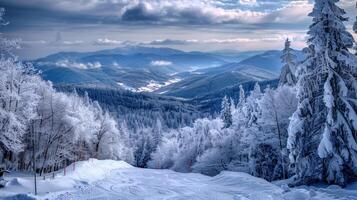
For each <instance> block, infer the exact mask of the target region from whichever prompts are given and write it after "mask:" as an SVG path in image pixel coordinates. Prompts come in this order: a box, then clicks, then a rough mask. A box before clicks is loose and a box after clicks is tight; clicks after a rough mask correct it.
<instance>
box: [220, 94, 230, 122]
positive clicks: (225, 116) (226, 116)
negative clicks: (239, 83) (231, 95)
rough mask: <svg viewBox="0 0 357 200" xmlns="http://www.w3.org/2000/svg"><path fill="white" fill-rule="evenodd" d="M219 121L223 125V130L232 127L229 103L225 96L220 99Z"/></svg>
mask: <svg viewBox="0 0 357 200" xmlns="http://www.w3.org/2000/svg"><path fill="white" fill-rule="evenodd" d="M221 119H222V121H223V123H224V127H223V128H229V127H230V126H231V125H232V112H231V103H230V101H229V99H228V98H227V96H224V98H223V99H222V110H221Z"/></svg>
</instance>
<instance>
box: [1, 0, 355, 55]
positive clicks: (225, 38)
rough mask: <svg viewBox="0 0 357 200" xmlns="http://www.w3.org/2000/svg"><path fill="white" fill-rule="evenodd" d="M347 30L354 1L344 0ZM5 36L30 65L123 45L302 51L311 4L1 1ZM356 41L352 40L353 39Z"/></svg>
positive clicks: (304, 0) (263, 0)
mask: <svg viewBox="0 0 357 200" xmlns="http://www.w3.org/2000/svg"><path fill="white" fill-rule="evenodd" d="M338 4H339V6H340V7H342V8H344V9H345V10H346V12H347V14H346V16H347V17H349V18H350V21H349V22H347V23H346V26H347V28H348V29H349V30H351V27H352V24H353V21H354V20H355V19H356V16H355V15H357V9H356V8H355V5H356V1H355V0H341V1H340V2H339V3H338ZM0 7H3V8H5V9H6V14H5V17H4V18H5V20H6V21H8V22H9V24H8V25H7V26H3V27H1V28H0V32H1V33H3V34H4V35H5V36H6V37H10V38H15V39H21V45H22V48H21V49H19V50H18V52H17V53H18V54H19V55H20V57H21V58H23V59H35V58H39V57H43V56H46V55H49V54H52V53H56V52H59V51H82V52H83V51H95V50H101V49H109V48H115V47H119V46H125V45H144V46H153V47H170V48H176V49H180V50H184V51H228V50H230V51H231V50H233V51H261V50H271V49H281V48H283V44H284V40H285V39H286V38H287V37H288V38H290V39H291V40H292V46H293V47H294V48H297V49H301V48H303V47H304V46H306V42H305V41H306V32H307V29H308V26H309V24H310V23H311V18H310V17H308V13H309V12H310V11H311V10H312V8H313V1H311V0H0ZM354 36H355V38H357V37H356V35H354Z"/></svg>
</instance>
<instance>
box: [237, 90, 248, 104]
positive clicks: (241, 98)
mask: <svg viewBox="0 0 357 200" xmlns="http://www.w3.org/2000/svg"><path fill="white" fill-rule="evenodd" d="M245 101H246V99H245V91H244V88H243V86H242V85H239V102H238V105H237V107H242V106H243V104H244V103H245Z"/></svg>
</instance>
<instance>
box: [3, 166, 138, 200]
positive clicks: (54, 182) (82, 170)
mask: <svg viewBox="0 0 357 200" xmlns="http://www.w3.org/2000/svg"><path fill="white" fill-rule="evenodd" d="M73 165H75V166H73ZM126 168H132V166H131V165H129V164H128V163H126V162H124V161H114V160H97V159H89V160H87V161H79V162H76V163H75V164H71V165H70V166H68V167H67V168H66V176H64V172H63V170H61V171H58V172H56V174H57V175H56V176H55V179H47V180H42V177H38V179H37V180H38V182H37V185H38V186H37V188H38V194H39V196H43V195H46V194H48V193H53V192H60V191H64V190H70V189H72V188H74V187H76V186H77V185H80V184H90V183H92V182H95V181H98V180H101V179H104V178H105V177H106V176H107V175H108V174H109V173H110V171H111V170H114V169H126ZM6 180H8V181H9V182H8V183H7V185H6V187H5V188H3V189H0V199H2V198H5V197H8V198H7V199H10V196H12V198H11V199H17V198H20V199H24V198H25V197H24V195H20V196H18V195H16V194H19V193H22V194H30V193H33V192H34V182H33V177H32V176H31V175H30V174H26V176H25V177H24V176H19V177H7V178H6ZM29 198H30V197H29ZM30 199H31V198H30Z"/></svg>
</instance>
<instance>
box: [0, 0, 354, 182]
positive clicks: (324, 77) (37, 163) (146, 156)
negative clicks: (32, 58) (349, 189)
mask: <svg viewBox="0 0 357 200" xmlns="http://www.w3.org/2000/svg"><path fill="white" fill-rule="evenodd" d="M335 2H336V1H333V0H316V2H315V4H314V8H313V11H312V12H311V13H310V14H309V16H310V17H312V24H311V25H310V27H309V30H308V41H307V47H306V48H304V49H303V52H304V54H305V59H304V60H303V61H297V60H296V56H295V55H294V54H293V49H292V48H291V41H290V40H289V39H286V41H285V44H284V46H285V48H284V49H283V50H282V52H283V55H282V57H281V62H282V63H283V68H282V70H281V74H280V77H279V80H275V81H270V82H269V81H268V82H254V83H253V82H250V83H245V84H242V85H237V86H234V88H233V89H232V88H231V90H229V91H222V94H223V95H221V96H219V95H218V96H219V101H217V99H214V100H212V99H209V100H207V99H191V100H184V99H179V98H175V97H164V96H163V97H160V98H157V97H156V96H150V95H146V94H140V93H132V92H129V91H124V92H123V91H116V90H112V89H100V88H91V87H66V86H56V85H53V83H51V82H50V81H45V80H44V79H43V78H42V77H41V74H40V72H39V71H38V70H36V69H35V67H34V66H33V65H32V64H31V63H30V62H25V61H21V60H20V59H19V58H18V56H17V55H15V54H14V50H15V49H17V48H20V42H19V41H18V40H13V39H8V38H6V37H4V36H3V35H0V71H1V73H0V163H1V165H3V166H4V167H5V168H6V169H10V170H15V171H24V172H26V171H27V172H32V171H35V172H37V173H38V174H40V175H41V174H43V173H50V172H53V171H57V170H59V169H62V168H63V167H65V166H68V165H70V164H71V163H73V162H76V161H83V160H87V159H89V158H97V159H112V160H123V161H126V162H127V163H129V164H131V165H133V166H136V167H140V168H152V169H171V170H174V171H177V172H184V173H187V172H196V173H201V174H205V175H209V176H215V175H217V174H219V173H220V172H222V171H234V172H246V173H248V174H251V175H253V176H256V177H260V178H263V179H265V180H267V181H276V180H284V179H290V180H291V181H290V186H298V185H308V184H312V183H316V182H319V181H323V182H326V183H328V184H336V185H340V186H346V185H347V184H348V183H349V182H350V181H353V180H355V179H356V178H357V53H356V50H357V45H356V41H355V40H354V39H353V36H352V33H350V32H349V30H348V29H347V28H346V26H345V25H344V23H345V22H346V21H347V20H348V19H347V18H345V17H344V14H345V11H344V10H343V9H341V8H339V7H338V6H337V5H336V3H335ZM0 23H1V29H3V28H6V26H7V24H8V23H7V21H6V15H5V9H1V10H0ZM353 31H354V32H355V33H357V20H356V22H355V23H354V26H353ZM212 96H214V97H216V96H217V95H216V94H212ZM208 97H209V95H208V96H207V98H208ZM222 97H223V98H222ZM205 100H207V101H205ZM217 105H218V106H219V109H217V107H218V106H217Z"/></svg>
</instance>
